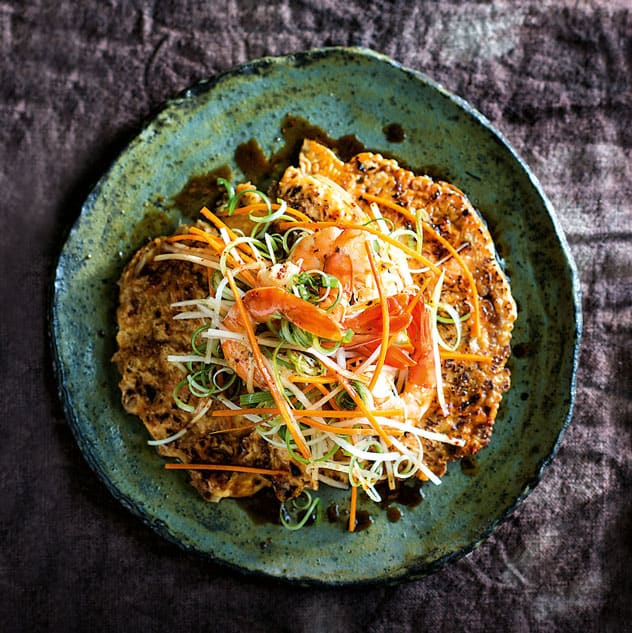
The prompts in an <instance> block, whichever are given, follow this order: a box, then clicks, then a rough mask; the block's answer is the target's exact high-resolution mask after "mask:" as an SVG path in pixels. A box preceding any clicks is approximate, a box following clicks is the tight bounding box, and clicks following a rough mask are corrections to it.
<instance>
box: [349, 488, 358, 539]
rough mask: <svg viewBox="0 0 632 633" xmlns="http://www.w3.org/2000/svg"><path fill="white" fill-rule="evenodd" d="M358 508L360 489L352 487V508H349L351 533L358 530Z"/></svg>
mask: <svg viewBox="0 0 632 633" xmlns="http://www.w3.org/2000/svg"><path fill="white" fill-rule="evenodd" d="M357 506H358V487H357V486H351V507H350V508H349V532H355V529H356V510H357Z"/></svg>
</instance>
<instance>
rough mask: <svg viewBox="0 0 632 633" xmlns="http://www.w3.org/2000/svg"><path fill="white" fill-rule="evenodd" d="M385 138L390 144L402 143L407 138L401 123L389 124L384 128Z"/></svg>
mask: <svg viewBox="0 0 632 633" xmlns="http://www.w3.org/2000/svg"><path fill="white" fill-rule="evenodd" d="M382 132H384V137H385V138H386V140H387V141H388V142H389V143H402V142H403V141H404V139H405V138H406V132H404V128H403V127H402V126H401V125H400V124H399V123H389V124H388V125H385V126H384V127H383V128H382Z"/></svg>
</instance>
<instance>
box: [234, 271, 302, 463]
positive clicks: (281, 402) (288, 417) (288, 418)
mask: <svg viewBox="0 0 632 633" xmlns="http://www.w3.org/2000/svg"><path fill="white" fill-rule="evenodd" d="M226 278H227V279H228V284H229V286H230V288H231V290H232V291H233V295H235V304H236V305H237V307H238V308H239V311H240V312H241V314H242V317H243V319H242V321H243V326H244V329H245V330H246V334H247V335H248V339H249V342H250V348H251V350H252V354H253V356H254V359H255V362H256V363H257V366H258V367H259V371H260V372H261V374H262V375H263V377H264V379H265V381H266V383H267V385H268V389H269V390H270V393H271V394H272V397H273V398H274V401H275V402H276V405H277V407H278V408H279V409H280V413H281V417H282V418H283V420H284V421H285V424H286V425H287V428H288V430H289V431H290V433H291V434H292V437H293V438H294V441H295V442H296V445H297V447H298V448H299V451H300V452H301V454H302V455H303V457H304V458H305V459H309V457H310V452H309V448H308V447H307V444H305V438H304V437H303V436H302V434H301V430H300V426H299V425H298V423H297V422H296V420H295V419H294V418H293V417H292V413H291V412H290V409H289V407H288V404H287V401H286V400H285V398H284V397H283V396H282V395H281V392H280V391H279V387H278V385H277V384H276V382H275V380H274V375H273V372H272V370H271V368H270V366H269V364H268V361H267V359H266V358H265V357H264V356H263V354H262V353H261V349H260V348H259V345H258V343H257V338H256V336H255V332H254V330H253V328H252V325H251V324H250V320H249V319H248V316H247V313H246V308H245V307H244V304H243V302H242V299H241V297H240V296H239V292H238V291H237V286H236V284H235V280H234V279H233V276H232V274H231V273H230V271H227V272H226Z"/></svg>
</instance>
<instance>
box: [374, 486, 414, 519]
mask: <svg viewBox="0 0 632 633" xmlns="http://www.w3.org/2000/svg"><path fill="white" fill-rule="evenodd" d="M422 486H423V482H421V481H420V480H419V479H415V480H414V481H408V482H405V483H401V484H399V486H397V488H395V490H390V489H389V488H388V485H387V484H386V483H384V484H381V485H380V486H378V492H379V493H380V496H381V497H382V501H381V502H380V506H381V507H382V508H383V509H385V510H386V518H387V519H388V520H389V521H390V522H391V523H396V522H397V521H399V520H400V519H401V518H402V516H403V513H402V511H401V509H400V508H398V507H395V506H394V505H393V504H395V503H396V504H398V505H400V506H405V507H406V508H408V509H409V510H412V509H413V508H416V507H417V506H418V505H419V504H420V503H421V502H422V501H423V499H424V495H423V492H422Z"/></svg>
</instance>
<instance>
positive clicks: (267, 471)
mask: <svg viewBox="0 0 632 633" xmlns="http://www.w3.org/2000/svg"><path fill="white" fill-rule="evenodd" d="M165 468H166V469H167V470H228V471H234V472H236V473H253V474H255V475H271V476H274V475H289V474H290V473H289V472H288V471H287V470H273V469H271V468H257V467H255V466H235V465H232V464H165Z"/></svg>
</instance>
